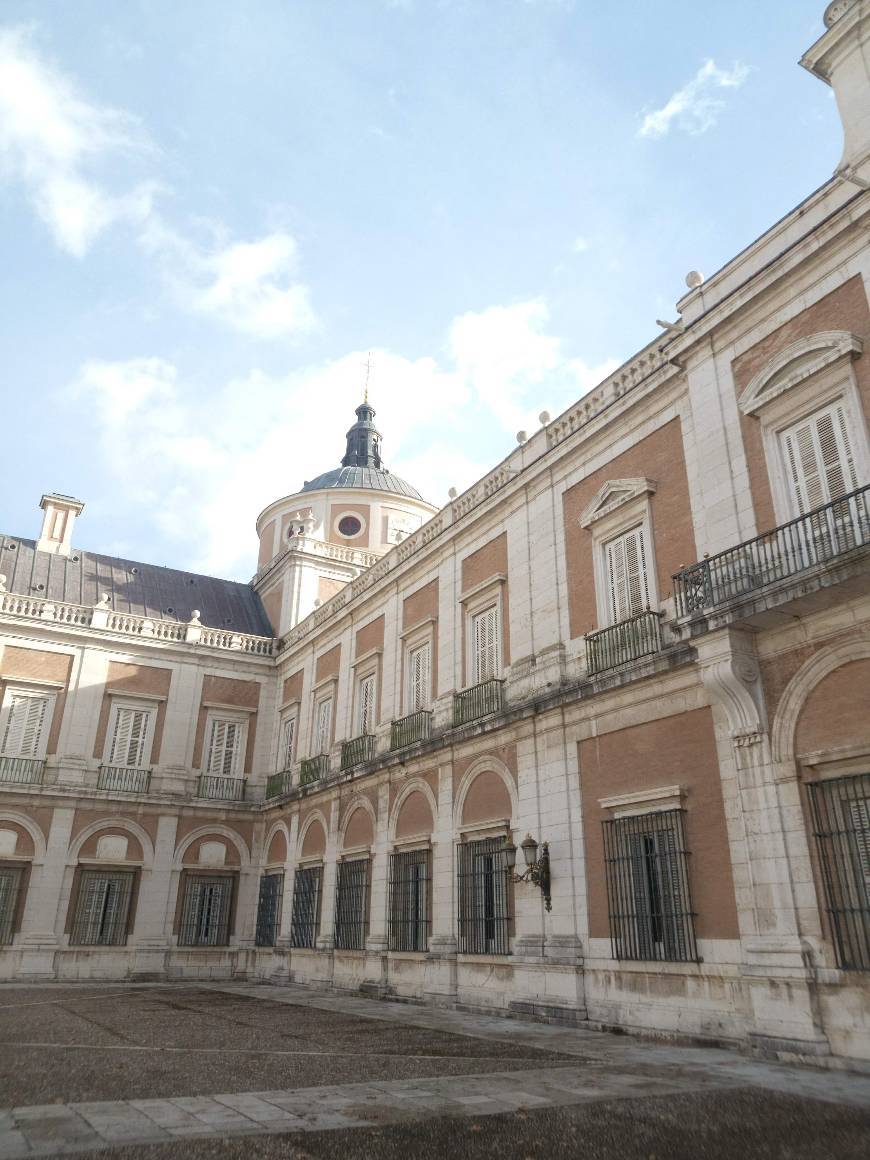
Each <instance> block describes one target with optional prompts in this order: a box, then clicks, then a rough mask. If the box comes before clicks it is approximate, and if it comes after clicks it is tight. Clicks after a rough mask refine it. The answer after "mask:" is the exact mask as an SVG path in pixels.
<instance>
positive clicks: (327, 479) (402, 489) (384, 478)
mask: <svg viewBox="0 0 870 1160" xmlns="http://www.w3.org/2000/svg"><path fill="white" fill-rule="evenodd" d="M324 487H355V488H363V489H365V488H370V489H371V490H372V491H391V492H393V494H394V495H404V496H406V497H407V498H408V499H416V500H419V501H420V502H421V503H426V500H424V499H423V497H422V495H420V493H419V491H417V489H416V487H412V486H411V484H410V483H407V482H406V481H405V480H404V479H401V478H400V477H399V476H398V475H393V473H392V472H391V471H385V470H384V469H383V468H379V467H334V468H333V469H332V471H324V473H323V474H322V475H318V476H317V477H316V478H315V479H308V480H306V481H305V483H304V485H303V487H302V490H303V491H318V490H319V489H320V488H324Z"/></svg>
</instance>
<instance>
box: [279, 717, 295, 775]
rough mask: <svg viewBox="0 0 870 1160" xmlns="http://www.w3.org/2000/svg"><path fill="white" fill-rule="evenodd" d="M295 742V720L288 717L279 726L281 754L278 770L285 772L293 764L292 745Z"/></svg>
mask: <svg viewBox="0 0 870 1160" xmlns="http://www.w3.org/2000/svg"><path fill="white" fill-rule="evenodd" d="M295 740H296V718H295V717H288V718H286V720H285V721H284V723H283V724H282V726H281V754H280V760H279V763H278V768H279V769H281V770H287V769H289V768H290V767H291V765H292V764H293V743H294V742H295Z"/></svg>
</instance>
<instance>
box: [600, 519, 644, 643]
mask: <svg viewBox="0 0 870 1160" xmlns="http://www.w3.org/2000/svg"><path fill="white" fill-rule="evenodd" d="M604 557H605V570H606V571H605V575H606V583H607V612H608V617H609V623H610V624H619V622H620V621H622V620H628V619H629V617H631V616H636V615H637V613H639V612H644V611H645V610H646V609H647V608H649V580H648V577H647V559H646V558H647V549H646V543H645V542H644V530H643V528H640V527H638V528H632V530H631V531H630V532H625V534H624V535H621V536H618V537H617V538H616V539H615V540H610V541H609V542H608V543H606V544H605V545H604Z"/></svg>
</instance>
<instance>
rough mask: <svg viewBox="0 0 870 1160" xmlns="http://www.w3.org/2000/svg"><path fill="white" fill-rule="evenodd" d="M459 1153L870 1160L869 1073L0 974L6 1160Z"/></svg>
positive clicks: (391, 1011)
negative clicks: (5, 981)
mask: <svg viewBox="0 0 870 1160" xmlns="http://www.w3.org/2000/svg"><path fill="white" fill-rule="evenodd" d="M107 1149H109V1150H111V1152H110V1155H109V1156H107V1153H106V1150H107ZM457 1150H458V1152H459V1153H460V1154H464V1155H468V1156H472V1157H476V1156H480V1157H484V1156H503V1155H504V1154H505V1152H506V1151H507V1152H508V1153H510V1154H511V1155H516V1156H517V1157H518V1158H519V1160H523V1158H524V1157H532V1156H535V1157H536V1156H539V1155H540V1156H547V1157H550V1158H552V1157H558V1156H578V1157H579V1156H582V1157H584V1160H594V1158H596V1157H601V1158H602V1160H611V1158H613V1160H615V1158H616V1157H620V1160H623V1158H630V1157H634V1156H638V1157H644V1160H649V1158H650V1157H655V1158H656V1160H664V1158H665V1157H668V1158H669V1160H671V1158H677V1157H681V1156H683V1155H685V1156H686V1157H689V1156H691V1157H692V1160H698V1158H699V1157H710V1158H714V1157H716V1158H718V1157H723V1158H724V1157H729V1156H733V1155H734V1154H735V1153H740V1152H742V1153H744V1154H745V1156H746V1158H747V1160H755V1157H765V1158H766V1157H771V1158H774V1157H776V1158H779V1157H782V1158H783V1160H785V1158H786V1157H787V1158H788V1160H803V1158H804V1157H805V1158H806V1160H811V1158H814V1157H819V1156H823V1155H824V1156H836V1157H838V1160H839V1158H843V1160H846V1158H848V1157H852V1156H854V1157H856V1158H857V1157H862V1158H863V1157H866V1156H867V1155H868V1154H870V1079H868V1077H867V1076H866V1075H864V1076H859V1075H854V1074H847V1073H845V1072H839V1071H824V1070H820V1069H819V1070H816V1069H810V1068H798V1067H790V1066H786V1065H774V1064H767V1063H762V1062H758V1061H755V1060H750V1059H747V1058H746V1057H743V1056H741V1055H738V1054H736V1053H734V1052H730V1051H724V1050H717V1049H712V1048H696V1047H679V1046H674V1045H668V1044H664V1043H652V1042H649V1041H641V1040H637V1039H634V1038H632V1037H629V1036H615V1035H608V1034H604V1033H599V1032H594V1031H585V1030H572V1029H566V1028H558V1027H552V1026H548V1025H544V1024H536V1023H531V1022H525V1021H521V1020H505V1019H502V1018H499V1017H497V1016H485V1015H469V1014H464V1013H461V1012H456V1011H442V1010H436V1009H432V1008H426V1007H415V1006H410V1005H407V1004H401V1003H390V1002H378V1001H376V1000H369V999H362V998H356V997H352V996H341V995H335V994H330V993H325V992H318V991H313V990H309V989H306V988H301V987H273V986H264V985H261V986H255V985H244V984H210V985H207V984H178V985H159V984H157V985H151V986H140V985H131V986H129V987H124V986H117V985H109V984H106V985H104V986H102V987H101V986H94V985H90V984H83V985H79V986H66V985H62V984H45V985H43V986H40V987H23V986H4V987H0V1160H18V1158H19V1157H22V1158H23V1157H28V1156H47V1155H59V1154H65V1153H79V1154H80V1155H85V1156H87V1155H90V1154H94V1155H95V1156H96V1155H99V1156H102V1157H104V1158H105V1160H163V1158H164V1157H166V1158H167V1160H170V1158H171V1160H175V1158H177V1157H188V1156H189V1157H191V1158H193V1157H203V1158H206V1157H221V1158H226V1160H230V1158H231V1157H236V1156H238V1157H241V1156H243V1155H244V1156H245V1157H247V1158H250V1157H259V1156H262V1157H272V1156H275V1157H287V1158H291V1157H295V1158H299V1160H301V1158H303V1157H329V1156H339V1155H340V1156H341V1157H342V1160H352V1158H353V1157H355V1156H359V1157H365V1156H375V1155H376V1156H378V1157H385V1158H387V1157H391V1156H395V1157H397V1160H398V1158H399V1157H401V1158H402V1160H407V1157H409V1156H418V1155H419V1156H431V1157H442V1156H443V1157H446V1156H451V1157H452V1156H453V1154H454V1153H456V1152H457Z"/></svg>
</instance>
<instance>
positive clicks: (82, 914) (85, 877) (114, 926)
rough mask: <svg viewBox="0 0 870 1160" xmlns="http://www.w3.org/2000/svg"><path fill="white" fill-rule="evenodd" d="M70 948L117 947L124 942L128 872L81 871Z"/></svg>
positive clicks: (130, 885) (130, 873)
mask: <svg viewBox="0 0 870 1160" xmlns="http://www.w3.org/2000/svg"><path fill="white" fill-rule="evenodd" d="M80 873H81V877H80V879H79V890H78V898H77V900H76V909H75V917H74V918H73V924H72V930H71V932H70V940H69V941H70V945H71V946H82V947H94V946H103V947H117V946H123V945H124V944H125V943H126V941H127V932H128V929H129V919H130V903H131V902H132V899H133V881H134V878H135V871H132V870H82V871H81V872H80Z"/></svg>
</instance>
